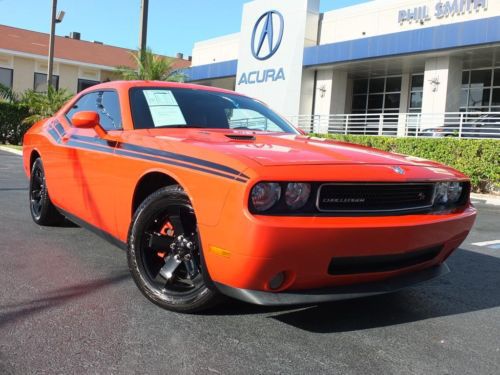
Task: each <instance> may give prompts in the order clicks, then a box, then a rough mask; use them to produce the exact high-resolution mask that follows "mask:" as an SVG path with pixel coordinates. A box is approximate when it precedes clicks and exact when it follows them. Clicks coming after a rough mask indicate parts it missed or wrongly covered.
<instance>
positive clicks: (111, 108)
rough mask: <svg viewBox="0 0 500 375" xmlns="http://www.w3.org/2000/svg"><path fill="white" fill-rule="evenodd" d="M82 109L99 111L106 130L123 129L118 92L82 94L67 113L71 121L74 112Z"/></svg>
mask: <svg viewBox="0 0 500 375" xmlns="http://www.w3.org/2000/svg"><path fill="white" fill-rule="evenodd" d="M82 111H93V112H97V113H98V114H99V118H100V123H101V126H102V127H103V128H104V129H105V130H120V129H122V119H121V114H120V104H119V101H118V94H117V93H116V92H114V91H96V92H91V93H89V94H86V95H84V96H82V97H81V98H80V99H79V100H78V101H77V102H76V103H75V105H74V106H73V107H72V108H71V109H70V110H69V111H68V113H66V117H67V118H68V120H69V121H70V122H71V119H72V118H73V116H74V114H75V113H77V112H82Z"/></svg>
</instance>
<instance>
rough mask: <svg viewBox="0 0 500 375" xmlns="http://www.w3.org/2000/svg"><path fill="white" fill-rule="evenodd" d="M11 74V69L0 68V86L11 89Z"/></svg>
mask: <svg viewBox="0 0 500 375" xmlns="http://www.w3.org/2000/svg"><path fill="white" fill-rule="evenodd" d="M13 73H14V71H13V70H12V69H7V68H0V84H1V85H3V86H5V87H7V88H9V89H11V88H12V76H13V75H14V74H13Z"/></svg>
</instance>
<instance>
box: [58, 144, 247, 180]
mask: <svg viewBox="0 0 500 375" xmlns="http://www.w3.org/2000/svg"><path fill="white" fill-rule="evenodd" d="M66 144H67V145H68V146H71V147H77V148H81V149H85V150H93V151H101V152H106V153H109V154H112V153H113V152H114V153H115V154H117V155H122V156H129V157H132V158H135V159H143V160H149V161H155V162H158V163H163V164H169V165H175V166H178V167H183V168H189V169H193V170H196V171H199V172H204V173H209V174H213V175H216V176H219V177H225V178H228V179H230V180H235V181H238V182H247V180H244V179H242V178H238V177H235V176H230V175H227V174H223V173H220V172H217V171H212V170H210V169H206V168H202V167H197V166H194V165H189V164H185V163H182V162H176V161H171V160H165V159H162V158H158V157H155V156H149V155H141V154H137V153H135V152H130V151H124V150H118V149H117V150H113V149H112V148H110V147H103V146H100V145H93V144H89V143H84V142H80V141H74V140H69V141H68V142H67V143H66Z"/></svg>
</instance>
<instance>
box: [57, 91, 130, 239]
mask: <svg viewBox="0 0 500 375" xmlns="http://www.w3.org/2000/svg"><path fill="white" fill-rule="evenodd" d="M80 111H94V112H97V113H98V114H99V116H100V124H101V126H102V127H103V128H104V129H105V130H106V131H107V132H109V133H110V134H114V135H116V136H118V135H119V133H120V132H121V131H122V115H121V109H120V104H119V99H118V93H117V92H115V91H114V90H100V91H94V92H91V93H88V94H86V95H84V96H83V97H82V98H81V99H80V100H79V101H78V102H77V103H76V104H75V106H73V107H72V108H71V109H70V110H69V111H68V112H67V114H66V116H65V117H66V118H65V119H64V121H65V122H66V125H67V126H68V127H69V128H70V132H69V135H67V136H66V137H64V142H66V146H67V148H68V152H67V163H68V176H67V178H66V179H67V181H68V184H69V187H68V188H69V189H68V190H71V191H75V192H79V193H78V194H76V196H73V197H71V200H72V202H71V211H70V213H72V214H73V215H75V216H76V217H77V218H79V219H81V220H84V221H85V222H87V223H89V224H91V225H92V226H94V227H96V228H97V229H99V230H101V231H104V232H106V233H114V231H115V220H114V217H115V216H114V204H115V202H114V195H113V187H114V186H116V177H115V176H116V173H117V171H118V170H120V165H119V161H118V159H117V156H116V155H115V154H114V149H115V143H114V142H110V141H107V140H104V139H102V138H100V137H99V136H98V135H97V133H96V131H95V130H94V129H77V128H75V127H73V125H72V124H71V118H72V117H73V115H74V114H75V113H77V112H80Z"/></svg>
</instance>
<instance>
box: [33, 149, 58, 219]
mask: <svg viewBox="0 0 500 375" xmlns="http://www.w3.org/2000/svg"><path fill="white" fill-rule="evenodd" d="M29 200H30V212H31V217H32V218H33V221H34V222H35V223H37V224H38V225H42V226H55V225H58V224H60V223H62V222H63V220H64V217H63V216H62V215H61V214H60V213H59V211H57V209H56V208H55V206H54V205H53V204H52V202H51V200H50V197H49V191H48V189H47V183H46V181H45V170H44V169H43V164H42V159H40V158H37V159H36V160H35V162H34V163H33V167H32V168H31V176H30V185H29Z"/></svg>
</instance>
